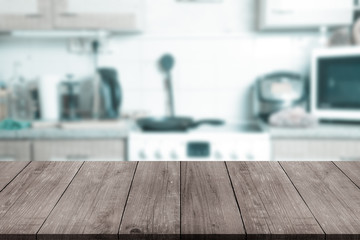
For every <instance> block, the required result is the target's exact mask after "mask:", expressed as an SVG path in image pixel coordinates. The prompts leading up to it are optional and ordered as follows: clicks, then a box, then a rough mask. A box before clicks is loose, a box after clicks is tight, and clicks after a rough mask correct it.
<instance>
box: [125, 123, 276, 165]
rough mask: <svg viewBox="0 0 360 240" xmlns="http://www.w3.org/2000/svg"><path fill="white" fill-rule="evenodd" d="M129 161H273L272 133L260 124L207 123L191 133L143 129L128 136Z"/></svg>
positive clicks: (136, 130)
mask: <svg viewBox="0 0 360 240" xmlns="http://www.w3.org/2000/svg"><path fill="white" fill-rule="evenodd" d="M127 152H128V159H129V161H270V160H271V158H272V156H271V148H270V135H269V133H268V132H266V131H264V130H263V129H262V128H261V127H260V125H257V124H252V125H223V126H220V127H219V126H217V127H215V126H211V125H204V126H201V127H199V128H195V129H192V130H189V131H188V132H168V133H156V132H144V131H142V130H141V129H135V130H134V131H132V132H131V133H130V134H129V139H128V151H127Z"/></svg>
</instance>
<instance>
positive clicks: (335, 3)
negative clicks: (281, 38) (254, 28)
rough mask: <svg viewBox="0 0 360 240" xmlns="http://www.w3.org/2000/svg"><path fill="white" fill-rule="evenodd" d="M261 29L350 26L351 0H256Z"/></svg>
mask: <svg viewBox="0 0 360 240" xmlns="http://www.w3.org/2000/svg"><path fill="white" fill-rule="evenodd" d="M258 7H259V18H260V19H259V28H260V29H261V30H273V29H274V30H276V29H296V28H319V27H321V26H341V25H350V24H351V23H352V20H353V10H354V0H258Z"/></svg>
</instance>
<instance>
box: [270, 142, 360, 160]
mask: <svg viewBox="0 0 360 240" xmlns="http://www.w3.org/2000/svg"><path fill="white" fill-rule="evenodd" d="M272 150H273V154H274V159H275V160H276V161H339V160H355V159H359V160H360V141H358V140H345V139H344V140H343V139H340V140H333V139H273V140H272Z"/></svg>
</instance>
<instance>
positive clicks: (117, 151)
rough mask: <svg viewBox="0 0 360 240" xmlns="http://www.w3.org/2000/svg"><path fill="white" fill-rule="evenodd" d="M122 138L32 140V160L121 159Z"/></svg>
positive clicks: (122, 156) (122, 157)
mask: <svg viewBox="0 0 360 240" xmlns="http://www.w3.org/2000/svg"><path fill="white" fill-rule="evenodd" d="M123 160H125V142H124V140H62V141H59V140H54V141H36V142H34V161H123Z"/></svg>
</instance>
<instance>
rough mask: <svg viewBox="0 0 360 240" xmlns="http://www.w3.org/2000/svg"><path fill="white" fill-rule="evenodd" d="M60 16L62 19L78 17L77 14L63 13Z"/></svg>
mask: <svg viewBox="0 0 360 240" xmlns="http://www.w3.org/2000/svg"><path fill="white" fill-rule="evenodd" d="M60 16H62V17H77V14H76V13H61V14H60Z"/></svg>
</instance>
